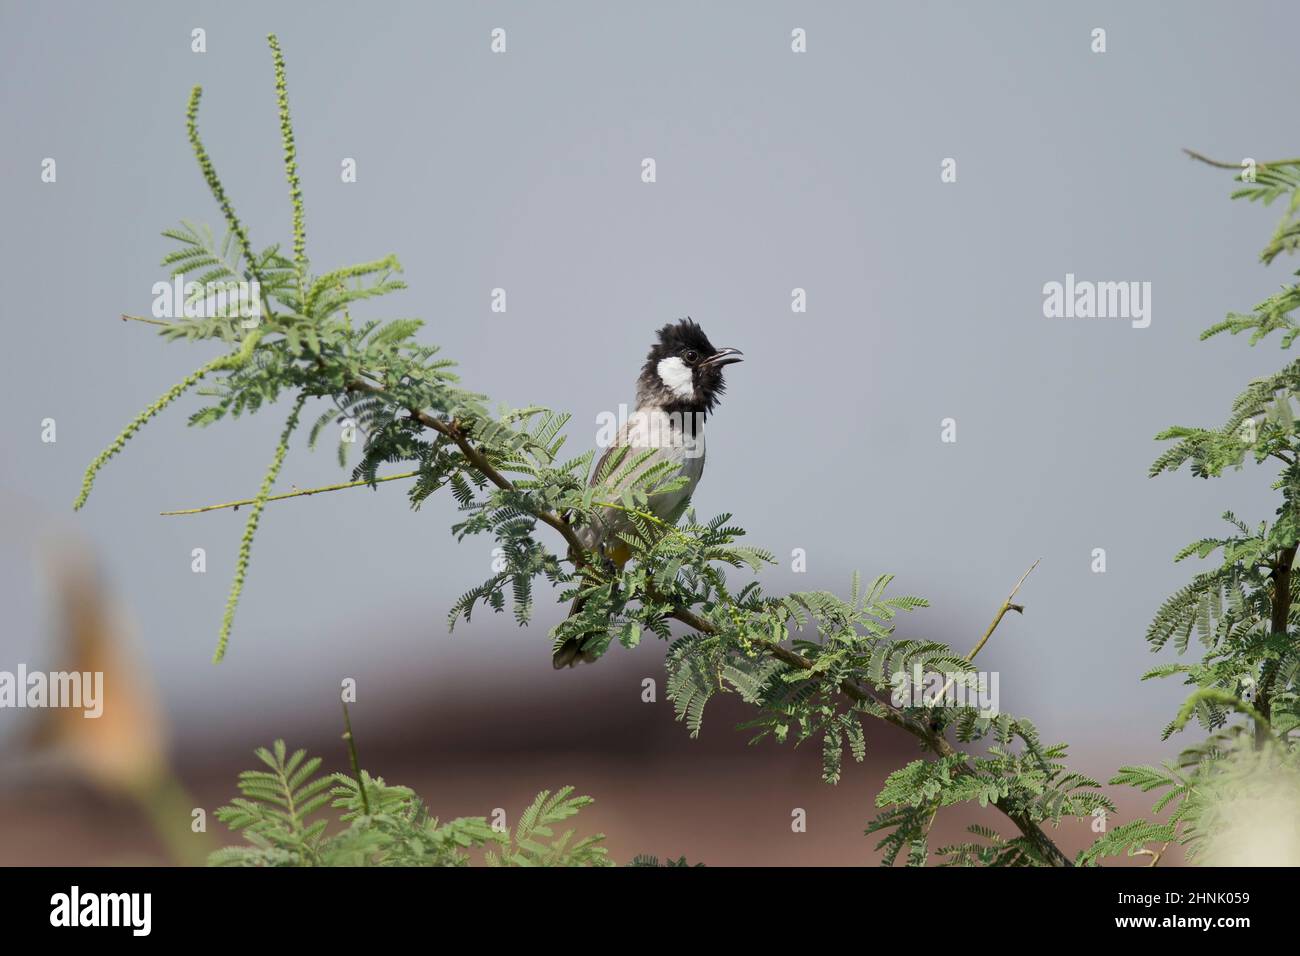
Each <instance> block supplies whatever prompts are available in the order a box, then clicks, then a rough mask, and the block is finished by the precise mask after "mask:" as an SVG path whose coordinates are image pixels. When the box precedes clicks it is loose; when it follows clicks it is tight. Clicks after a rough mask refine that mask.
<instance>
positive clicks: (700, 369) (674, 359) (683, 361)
mask: <svg viewBox="0 0 1300 956" xmlns="http://www.w3.org/2000/svg"><path fill="white" fill-rule="evenodd" d="M739 361H741V356H740V350H739V349H731V348H722V349H717V348H714V347H713V343H711V342H710V341H709V337H708V336H707V335H705V334H704V330H703V329H701V328H700V327H699V326H698V325H697V324H696V323H695V322H693V321H692V320H691V319H689V318H686V319H682V320H681V321H680V322H669V323H668V324H667V325H665V326H664V327H663V328H662V329H660V330H659V340H658V341H657V342H655V344H654V345H653V346H652V347H651V348H650V354H649V355H647V356H646V362H645V366H644V367H643V368H642V369H641V378H640V380H639V381H638V382H637V401H638V403H639V404H640V405H642V406H646V405H657V406H659V407H661V408H663V409H664V410H665V411H669V412H687V413H700V414H704V415H707V414H708V413H709V412H711V411H713V407H714V406H715V405H717V403H718V399H719V398H720V397H721V395H722V392H723V390H724V389H725V388H726V385H725V384H724V383H723V381H722V367H723V366H724V365H730V364H731V363H733V362H739Z"/></svg>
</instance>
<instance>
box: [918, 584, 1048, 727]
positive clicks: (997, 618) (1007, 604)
mask: <svg viewBox="0 0 1300 956" xmlns="http://www.w3.org/2000/svg"><path fill="white" fill-rule="evenodd" d="M1042 560H1043V559H1042V558H1039V559H1038V561H1035V562H1034V563H1033V564H1031V565H1030V566H1029V570H1028V571H1026V572H1025V573H1024V574H1022V575H1020V580H1019V581H1017V582H1016V586H1015V587H1013V588H1012V589H1011V593H1010V594H1008V595H1007V599H1006V600H1005V601H1003V602H1002V606H1001V607H1000V608H998V613H997V614H995V615H994V616H993V623H992V624H990V625H989V627H988V630H987V631H985V632H984V636H983V637H981V638H980V639H979V643H978V644H976V645H975V646H974V647H972V648H971V651H970V653H969V654H967V655H966V663H967V664H969V663H970V662H971V661H973V660H975V655H976V654H978V653H979V652H980V651H981V650H982V649H983V648H984V645H985V644H987V643H988V642H989V638H990V637H992V636H993V632H994V631H996V630H997V629H998V625H999V624H1001V623H1002V619H1003V618H1004V617H1006V616H1007V612H1008V611H1015V612H1016V613H1017V614H1024V613H1025V606H1024V605H1023V604H1013V603H1012V601H1013V600H1014V598H1015V596H1016V592H1017V591H1019V590H1020V586H1021V585H1022V584H1024V583H1025V578H1027V577H1029V575H1031V574H1033V573H1034V568H1036V567H1038V564H1039V561H1042ZM952 684H953V678H951V677H950V678H948V683H946V684H944V685H943V688H942V689H941V690H940V691H939V693H938V694H936V695H935V697H934V700H935V701H936V702H937V701H941V700H943V698H944V695H945V694H947V693H948V689H949V688H950V687H952Z"/></svg>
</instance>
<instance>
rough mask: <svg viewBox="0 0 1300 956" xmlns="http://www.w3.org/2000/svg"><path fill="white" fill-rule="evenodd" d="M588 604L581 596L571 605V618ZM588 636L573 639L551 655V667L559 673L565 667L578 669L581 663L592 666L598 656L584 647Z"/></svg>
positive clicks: (582, 635)
mask: <svg viewBox="0 0 1300 956" xmlns="http://www.w3.org/2000/svg"><path fill="white" fill-rule="evenodd" d="M586 603H587V601H586V599H585V598H584V597H583V596H582V595H581V594H579V595H578V596H577V597H575V598H574V599H573V603H572V604H571V605H569V617H573V616H574V615H575V614H578V613H580V612H581V611H582V608H583V605H585V604H586ZM587 637H588V635H586V634H580V635H578V636H577V637H571V638H569V639H568V640H567V641H565V642H564V643H563V644H561V645H560V646H559V647H558V648H556V650H555V653H554V654H552V655H551V666H552V667H554V668H555V669H556V670H557V671H558V670H562V669H563V668H565V667H577V666H578V663H579V662H580V661H581V662H583V663H587V664H590V663H591V662H592V661H594V660H595V659H596V655H595V654H593V653H592V652H591V651H590V650H587V649H586V648H585V647H584V644H585V643H586V640H587Z"/></svg>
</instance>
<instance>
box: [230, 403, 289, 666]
mask: <svg viewBox="0 0 1300 956" xmlns="http://www.w3.org/2000/svg"><path fill="white" fill-rule="evenodd" d="M306 400H307V396H306V395H299V396H298V400H297V401H296V402H294V405H293V411H292V412H290V413H289V420H288V421H287V422H285V424H284V431H283V432H281V433H280V443H279V444H278V445H276V447H275V457H274V458H272V459H271V467H270V468H268V469H267V471H266V475H265V476H264V477H263V478H262V487H261V488H259V489H258V492H257V497H256V498H255V499H254V500H253V507H252V510H251V511H249V514H248V523H247V524H246V525H244V536H243V538H241V539H240V542H239V556H238V558H236V559H235V578H234V580H233V581H232V582H231V584H230V596H229V597H227V598H226V610H225V613H224V614H223V615H222V617H221V632H220V634H218V636H217V649H216V651H215V652H213V655H212V663H214V664H219V663H221V660H222V658H224V657H225V656H226V648H227V647H228V646H229V644H230V628H231V625H232V624H234V622H235V608H236V607H238V606H239V597H240V595H241V594H243V591H244V578H245V576H246V575H247V574H248V560H249V556H250V554H251V553H252V550H253V536H254V535H256V534H257V524H258V522H259V521H260V520H261V517H262V509H263V508H264V507H266V499H267V498H269V497H270V496H271V489H272V488H273V487H274V486H275V479H276V478H278V477H279V475H280V466H281V465H283V464H284V458H285V455H286V454H288V451H289V436H290V435H292V434H293V431H294V429H295V428H297V427H298V415H299V414H300V413H301V412H302V406H303V403H304V402H305V401H306Z"/></svg>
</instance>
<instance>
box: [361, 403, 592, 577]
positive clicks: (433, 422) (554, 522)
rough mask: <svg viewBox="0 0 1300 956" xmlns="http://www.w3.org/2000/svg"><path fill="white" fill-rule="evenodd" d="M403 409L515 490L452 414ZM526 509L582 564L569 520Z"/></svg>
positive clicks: (479, 468) (493, 478)
mask: <svg viewBox="0 0 1300 956" xmlns="http://www.w3.org/2000/svg"><path fill="white" fill-rule="evenodd" d="M347 388H348V391H350V392H368V393H369V394H371V395H380V396H383V397H384V398H387V399H389V400H390V401H391V400H393V396H392V395H391V394H390V393H389V392H388V391H387V390H386V389H384V388H383V387H382V386H379V385H375V384H374V383H372V382H367V381H364V380H362V379H357V380H355V381H353V382H350V383H349V384H348V386H347ZM406 411H407V412H408V413H409V414H410V416H411V418H413V419H414V420H415V421H417V422H419V423H420V424H421V425H423V426H424V427H425V428H429V429H432V430H433V431H435V432H437V433H438V434H439V435H442V436H444V437H446V438H449V439H451V441H452V442H453V443H455V445H456V447H457V448H459V449H460V452H461V454H462V455H464V456H465V460H466V461H468V462H469V463H470V464H471V465H473V466H474V470H475V471H477V472H478V473H479V474H480V475H482V476H483V477H484V478H486V479H487V480H488V481H490V482H492V484H494V485H496V486H497V487H498V488H500V489H501V490H502V491H510V492H516V493H517V492H518V491H519V489H518V488H516V487H515V486H514V483H513V482H512V481H511V480H510V479H509V478H507V477H506V476H505V475H503V474H501V472H500V471H498V470H497V469H496V466H494V465H493V464H492V462H490V461H489V460H488V458H487V456H486V455H485V454H483V452H482V450H480V449H479V448H477V447H476V446H475V445H474V443H473V441H471V440H470V436H469V434H468V433H467V432H466V430H465V428H464V427H463V426H462V425H461V424H460V423H459V422H458V421H456V420H455V419H454V418H438V417H436V416H434V415H430V414H429V413H428V412H426V411H422V410H421V409H418V408H409V407H408V408H407V409H406ZM520 504H521V506H523V507H527V505H526V503H523V502H521V503H520ZM528 510H529V512H530V513H531V514H532V515H533V517H535V518H536V519H537V520H538V521H540V522H542V523H543V524H545V525H549V526H550V527H552V528H554V529H555V530H556V531H558V532H559V533H560V536H561V537H562V538H564V540H565V542H566V543H567V544H568V545H569V559H570V560H571V561H573V563H574V565H575V566H576V567H579V568H581V567H583V566H585V565H586V563H587V560H586V557H585V554H586V549H585V548H584V547H583V545H582V542H581V541H580V540H578V535H577V532H575V531H574V530H573V526H572V525H571V524H569V522H568V521H567V520H566V519H565V518H564V516H562V515H557V514H555V513H554V512H551V511H547V510H545V509H544V508H529V509H528Z"/></svg>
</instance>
